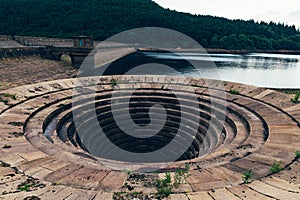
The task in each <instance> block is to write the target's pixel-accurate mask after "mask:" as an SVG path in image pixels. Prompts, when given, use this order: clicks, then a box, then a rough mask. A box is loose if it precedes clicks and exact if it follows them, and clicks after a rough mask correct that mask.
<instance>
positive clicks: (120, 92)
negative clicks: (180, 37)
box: [42, 76, 269, 164]
mask: <svg viewBox="0 0 300 200" xmlns="http://www.w3.org/2000/svg"><path fill="white" fill-rule="evenodd" d="M148 77H151V78H149V79H148V80H149V81H146V80H145V79H144V80H143V83H141V82H140V80H138V81H137V79H138V77H135V76H128V77H127V76H119V77H118V78H117V79H116V78H114V77H106V78H101V83H99V82H97V84H96V85H95V84H86V85H85V86H84V89H82V88H81V90H80V92H78V91H77V93H76V94H75V97H76V96H78V97H80V98H74V96H73V101H72V102H71V101H70V96H69V97H67V98H64V99H61V100H59V101H57V102H55V103H54V104H53V105H50V106H49V105H47V106H45V110H49V109H50V108H51V109H50V110H51V112H50V113H48V115H47V117H46V118H45V119H44V121H43V132H44V133H46V136H47V133H48V132H49V130H50V131H51V129H53V130H55V134H56V135H57V138H59V139H60V140H61V141H60V142H61V143H70V144H72V146H74V147H75V148H81V149H82V150H83V151H84V152H85V153H86V154H88V155H90V156H95V157H96V158H97V157H98V158H100V159H108V160H116V161H123V162H137V163H149V164H151V163H160V162H170V161H191V160H192V161H197V160H205V159H203V158H205V156H207V155H212V154H214V155H218V156H219V157H222V156H223V159H224V158H226V159H225V160H227V161H230V160H231V159H233V158H234V156H235V155H236V154H238V155H240V156H244V155H247V154H250V153H251V152H252V151H254V150H256V149H258V148H259V147H260V146H261V145H262V144H263V143H264V142H265V141H266V140H267V138H268V134H269V130H268V126H267V124H266V123H265V121H264V120H263V118H262V117H261V116H260V115H259V114H258V113H256V112H255V111H254V110H252V109H249V108H245V107H244V106H241V105H240V104H239V103H238V102H234V101H232V100H231V101H232V102H230V104H229V105H228V106H227V103H228V99H226V98H227V96H221V95H219V96H218V95H217V94H221V92H226V91H219V89H218V88H215V89H209V90H208V89H207V87H206V86H205V84H204V83H205V81H204V82H203V79H194V81H195V80H196V81H199V82H200V81H201V82H202V85H201V84H191V83H188V84H186V82H185V79H182V78H180V77H173V79H168V80H167V79H166V80H165V79H164V78H162V79H160V81H153V78H154V77H157V76H148ZM91 80H92V79H90V82H91ZM111 80H118V81H117V82H118V83H112V81H111ZM150 80H151V81H150ZM171 80H172V81H171ZM85 82H88V81H85ZM171 86H172V87H171ZM191 88H192V89H193V90H191ZM82 90H84V95H83V93H82ZM211 90H215V92H216V93H215V94H214V92H212V91H211ZM73 95H74V94H73ZM193 95H194V96H195V97H196V98H191V96H193ZM231 96H233V97H234V95H231ZM112 105H113V106H112ZM43 109H44V108H43ZM43 109H42V110H43ZM74 113H77V114H76V119H77V124H76V123H75V122H74V115H75V114H74ZM130 122H131V123H130ZM132 122H133V123H134V124H135V127H132ZM149 124H151V126H150V127H149ZM53 126H55V127H54V128H53ZM120 126H123V128H122V127H120ZM124 126H125V127H124ZM254 126H255V127H254ZM124 128H125V129H126V130H127V132H126V131H124ZM99 129H101V134H99V132H98V130H99ZM79 133H80V134H79ZM154 133H155V134H154ZM178 135H180V136H178ZM254 137H255V141H254V140H253V138H254ZM47 138H48V140H50V141H51V140H53V138H52V137H47ZM105 139H108V140H105ZM187 141H188V142H189V143H188V146H187ZM171 142H172V143H173V144H174V145H173V147H172V148H169V149H167V150H166V151H163V152H162V153H161V154H157V155H158V156H156V157H154V158H151V159H148V160H147V159H138V158H134V159H133V158H132V159H131V158H129V157H128V156H123V155H122V154H121V155H120V152H119V151H118V150H119V149H121V150H122V151H121V152H129V153H133V154H132V155H135V154H144V155H146V154H147V153H151V152H156V151H158V150H160V149H162V148H164V147H165V146H167V145H169V144H170V143H171ZM108 143H109V144H108ZM110 143H111V144H113V145H115V146H117V147H118V149H117V150H114V149H112V148H111V144H110ZM232 152H234V154H232ZM166 154H168V156H169V157H170V158H176V159H175V160H169V157H165V159H164V157H163V156H164V155H166ZM129 155H131V154H129ZM210 162H212V161H210Z"/></svg>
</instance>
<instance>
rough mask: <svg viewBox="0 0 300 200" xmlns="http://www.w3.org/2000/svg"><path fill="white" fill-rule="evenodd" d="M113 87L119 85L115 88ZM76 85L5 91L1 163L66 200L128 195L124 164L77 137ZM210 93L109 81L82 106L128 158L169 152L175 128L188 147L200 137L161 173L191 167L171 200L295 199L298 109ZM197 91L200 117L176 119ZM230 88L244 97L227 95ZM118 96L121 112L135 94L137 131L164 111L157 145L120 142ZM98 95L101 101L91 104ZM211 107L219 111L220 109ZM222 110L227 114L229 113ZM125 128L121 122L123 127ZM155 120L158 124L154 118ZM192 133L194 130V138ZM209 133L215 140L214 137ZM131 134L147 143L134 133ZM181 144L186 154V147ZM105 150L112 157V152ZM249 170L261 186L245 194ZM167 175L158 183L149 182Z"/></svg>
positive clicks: (265, 98)
mask: <svg viewBox="0 0 300 200" xmlns="http://www.w3.org/2000/svg"><path fill="white" fill-rule="evenodd" d="M92 79H93V77H91V78H90V80H92ZM111 80H118V83H117V84H115V83H112V81H111ZM74 82H75V79H66V80H59V81H52V82H44V83H39V84H35V85H28V86H22V87H19V88H13V89H10V90H7V91H2V96H3V99H5V100H7V101H4V102H2V103H0V109H1V115H0V119H1V124H0V127H1V128H0V130H1V141H0V142H1V145H2V146H4V145H5V144H9V145H11V148H8V149H2V150H1V160H2V161H3V162H6V163H8V164H10V165H12V166H16V167H17V168H18V169H20V170H21V171H23V172H24V173H25V174H27V175H30V176H33V177H36V178H38V179H40V180H42V181H45V182H46V183H52V184H53V183H54V184H56V185H57V184H59V185H61V187H64V190H68V189H65V188H78V189H76V190H81V189H85V190H94V191H93V192H91V191H86V192H87V193H89V195H90V193H93V194H95V195H96V196H99V197H100V196H101V195H103V192H107V193H108V194H112V192H113V191H123V190H125V191H126V190H127V189H126V187H124V184H125V185H128V184H127V183H128V179H130V175H129V174H128V172H125V171H122V166H124V165H126V160H108V159H107V158H101V157H97V156H95V155H92V154H90V153H89V152H88V149H87V147H85V145H84V144H83V142H82V141H81V138H80V137H79V136H78V134H77V133H76V128H78V129H80V127H76V128H75V126H74V123H73V120H72V111H73V110H74V109H78V110H80V109H81V110H80V111H81V112H82V116H84V115H85V113H86V112H88V111H87V110H85V107H84V106H85V104H86V103H85V104H77V107H76V106H75V107H74V106H73V107H72V95H73V94H74V93H73V89H74ZM91 82H93V81H91ZM204 83H205V80H204V79H197V78H183V77H166V76H106V77H102V78H101V83H99V84H98V85H97V86H96V87H91V88H90V89H91V93H90V94H86V97H85V99H89V98H90V99H91V101H85V102H91V103H93V104H95V105H96V107H95V108H96V113H97V117H98V120H99V122H100V123H99V124H100V125H101V127H102V128H103V129H106V130H107V132H106V133H107V137H108V138H109V139H110V140H111V141H113V142H114V143H116V144H118V145H120V146H121V147H122V148H124V149H126V150H128V151H133V152H140V153H144V152H146V151H149V150H151V149H155V148H160V147H161V146H164V145H165V144H166V143H167V142H168V141H169V140H170V139H172V138H174V135H173V134H174V129H176V127H177V126H178V123H183V124H184V127H185V129H184V130H183V134H186V136H187V137H188V136H189V133H190V132H195V133H196V136H195V138H193V142H192V144H191V145H190V147H189V148H188V149H187V150H186V151H185V153H184V154H183V155H182V156H181V157H180V158H179V159H178V161H177V162H174V163H172V164H170V165H169V166H168V167H167V168H164V169H161V172H163V171H166V170H170V171H172V170H173V171H174V169H176V168H180V167H183V166H184V165H185V163H189V164H190V166H191V169H190V173H191V176H190V177H189V178H188V179H187V180H186V181H185V182H186V183H185V184H183V185H182V186H181V187H180V188H179V189H178V190H177V191H175V193H177V194H174V195H173V196H174V198H175V196H176V195H179V196H181V197H183V198H186V199H187V198H190V199H193V198H194V199H201V198H202V199H206V198H208V199H222V198H221V197H224V196H227V197H228V198H229V199H234V198H242V199H247V198H248V199H250V198H249V197H250V196H251V195H254V194H255V195H257V197H262V198H270V197H274V198H278V196H279V197H283V195H285V196H286V197H288V198H290V199H297V198H298V197H299V183H300V180H299V179H295V178H294V179H291V177H289V175H291V176H292V175H293V177H295V176H296V177H297V176H298V177H299V173H300V171H299V163H298V161H297V160H295V151H296V150H299V147H300V145H299V144H300V128H299V121H300V105H299V104H294V103H292V102H291V101H290V98H289V97H288V96H287V95H284V94H281V93H278V92H275V91H272V90H267V89H263V88H257V87H253V86H248V85H242V84H237V83H230V82H225V90H226V91H225V92H226V98H220V97H219V96H218V95H217V93H218V90H219V89H218V87H217V86H214V85H209V88H208V87H207V86H206V85H205V84H204ZM191 86H192V87H193V89H194V90H195V91H196V92H195V94H196V95H197V97H198V102H197V104H198V105H199V110H198V111H199V113H200V116H194V115H192V114H191V115H190V117H189V118H184V119H180V110H179V109H178V105H177V103H178V99H177V98H178V97H179V98H181V99H180V100H182V101H184V100H185V97H187V96H189V95H191V91H189V90H188V89H187V88H189V87H191ZM95 88H96V91H95ZM169 88H172V92H170V90H169ZM174 88H176V89H175V90H174ZM232 88H233V89H235V90H237V91H239V93H238V94H232V93H230V92H229V90H230V89H232ZM113 90H118V91H119V92H121V93H122V95H121V96H119V97H118V99H117V100H118V101H119V102H120V104H122V98H125V97H126V95H128V94H132V91H135V92H134V96H130V98H131V107H130V109H129V112H131V113H132V115H131V116H132V118H133V120H134V121H135V122H136V123H137V124H138V125H140V126H143V125H145V124H147V123H148V120H149V116H148V114H147V113H148V112H149V108H150V107H151V105H153V103H159V104H161V105H163V106H162V107H161V108H164V109H166V110H167V114H168V123H166V126H165V127H164V129H163V130H162V132H161V135H159V137H153V138H152V139H153V140H151V141H150V142H149V141H147V142H145V141H146V140H144V139H143V138H140V139H139V140H137V139H135V138H130V137H128V138H127V137H124V135H122V132H121V131H120V130H119V129H118V128H117V126H115V123H114V121H113V116H112V113H111V111H110V109H109V103H110V101H111V100H112V99H111V98H112V91H113ZM209 90H215V92H216V93H214V94H215V95H214V96H212V95H211V93H210V92H209ZM95 92H96V94H97V95H96V98H93V95H92V94H94V93H95ZM219 92H224V91H219ZM173 93H176V96H177V98H175V97H174V95H173ZM4 94H6V95H4ZM7 94H11V95H7ZM15 97H17V98H16V99H15ZM211 99H214V101H215V102H216V105H215V106H214V107H212V106H211V103H210V101H211ZM113 100H116V99H113ZM78 105H80V106H78ZM224 105H227V106H226V110H224ZM157 109H160V108H157ZM187 109H189V108H187ZM190 109H192V108H190ZM212 111H214V112H212ZM124 112H128V110H122V108H120V110H118V111H117V113H118V115H120V116H122V114H123V113H124ZM158 113H159V112H158ZM212 113H213V114H212ZM187 114H189V113H187ZM220 116H226V117H225V122H224V123H221V122H220V121H219V118H220ZM83 119H85V121H83V124H84V123H88V121H89V119H88V118H83ZM195 119H196V120H195ZM126 120H127V119H126V118H124V121H125V123H126ZM152 120H153V122H154V124H155V118H154V119H152ZM99 124H97V126H98V125H99ZM192 124H193V125H194V124H196V125H197V127H198V128H197V129H192V128H191V125H192ZM209 126H210V127H211V129H210V130H211V131H210V132H209V134H208V131H207V130H208V127H209ZM89 127H90V128H89V129H86V128H84V130H83V131H86V132H89V131H92V130H93V129H95V128H96V124H94V125H93V124H90V125H89ZM218 130H221V131H218ZM21 133H24V134H25V136H22V135H21ZM135 134H142V133H139V131H138V130H136V133H135ZM176 142H177V144H178V148H180V146H181V142H182V141H180V140H178V141H176ZM103 146H105V145H103ZM102 150H103V151H107V152H108V153H110V151H109V150H110V149H105V148H104V149H102ZM170 153H172V152H170ZM274 161H280V162H282V166H284V167H285V168H286V170H285V171H283V172H281V173H279V174H278V175H272V176H270V166H271V165H272V163H274ZM153 165H155V163H138V164H136V165H135V166H134V168H133V169H132V170H139V169H143V168H151V167H153ZM247 170H251V171H252V172H253V174H254V175H253V179H254V180H255V181H253V182H252V183H250V184H248V185H243V184H242V176H243V173H244V172H245V171H247ZM295 174H296V175H295ZM162 175H163V173H161V174H157V173H153V174H151V177H152V178H151V180H152V181H153V180H154V179H157V178H158V177H160V176H162ZM122 186H123V187H122ZM287 186H289V187H290V189H287V188H286V187H287ZM53 187H54V186H53ZM56 187H57V186H56ZM72 191H73V190H72ZM134 191H143V192H144V193H155V192H156V190H155V187H154V186H153V185H152V186H151V187H150V186H147V187H145V186H143V184H139V183H137V186H136V187H135V189H134ZM241 191H244V192H241ZM274 191H275V193H274ZM45 194H47V193H45ZM179 196H178V197H179ZM288 198H287V199H288ZM279 199H281V198H279Z"/></svg>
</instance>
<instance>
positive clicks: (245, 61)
mask: <svg viewBox="0 0 300 200" xmlns="http://www.w3.org/2000/svg"><path fill="white" fill-rule="evenodd" d="M144 55H145V56H146V57H151V58H153V59H156V60H164V61H165V62H169V63H174V62H178V63H180V61H182V60H193V61H197V67H198V69H197V70H200V71H205V73H203V74H205V76H204V78H220V77H221V79H222V80H226V81H233V82H239V83H245V84H251V85H256V86H260V87H271V88H272V87H274V88H300V78H299V77H298V76H299V75H300V62H299V60H300V56H299V55H283V54H245V55H235V54H211V55H210V57H209V56H207V55H205V54H197V53H180V54H177V55H175V54H171V53H153V52H149V53H144ZM209 61H214V62H215V63H216V65H217V67H218V72H216V71H215V70H210V69H209V67H208V66H206V63H208V62H209ZM178 71H179V72H178V73H173V74H172V75H179V74H183V75H186V76H199V73H196V71H195V69H193V68H192V67H190V66H184V65H180V67H178Z"/></svg>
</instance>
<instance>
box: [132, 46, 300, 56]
mask: <svg viewBox="0 0 300 200" xmlns="http://www.w3.org/2000/svg"><path fill="white" fill-rule="evenodd" d="M166 50H168V51H170V52H178V53H208V54H250V53H266V54H286V55H300V50H228V49H211V48H204V49H181V48H177V49H166ZM166 50H160V49H150V48H149V49H146V48H137V51H141V52H156V53H159V52H166Z"/></svg>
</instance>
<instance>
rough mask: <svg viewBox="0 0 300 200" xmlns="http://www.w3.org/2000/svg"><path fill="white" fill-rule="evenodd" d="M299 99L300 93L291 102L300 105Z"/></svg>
mask: <svg viewBox="0 0 300 200" xmlns="http://www.w3.org/2000/svg"><path fill="white" fill-rule="evenodd" d="M299 98H300V92H297V93H296V94H295V96H294V97H293V98H292V99H291V102H293V103H300V100H299Z"/></svg>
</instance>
